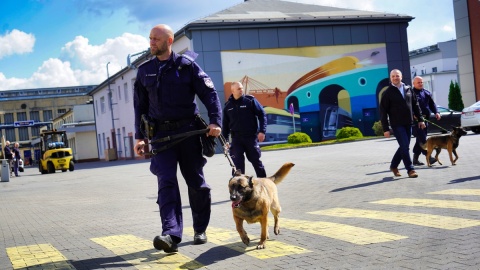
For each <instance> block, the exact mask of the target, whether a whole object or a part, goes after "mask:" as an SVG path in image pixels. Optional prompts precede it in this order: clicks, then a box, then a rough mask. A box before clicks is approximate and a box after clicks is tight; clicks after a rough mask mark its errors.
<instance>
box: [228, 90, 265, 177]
mask: <svg viewBox="0 0 480 270" xmlns="http://www.w3.org/2000/svg"><path fill="white" fill-rule="evenodd" d="M231 90H232V95H231V96H230V97H229V98H228V100H227V102H226V103H225V107H224V108H223V123H222V127H223V130H222V135H223V136H224V137H225V138H226V139H227V141H228V138H229V135H230V133H231V135H232V142H231V144H227V146H226V147H227V148H229V149H230V155H231V157H232V161H233V163H234V164H235V167H236V168H237V169H240V170H241V171H242V173H245V157H244V154H245V156H247V159H248V161H250V162H251V163H252V165H253V168H254V169H255V173H256V174H257V177H267V174H266V172H265V168H264V167H263V163H262V161H261V160H260V157H261V151H260V146H259V145H258V142H263V141H264V140H265V132H266V130H267V114H266V113H265V110H263V107H262V105H261V104H260V103H259V102H258V100H257V99H256V98H255V97H253V96H251V95H245V94H244V93H243V85H242V84H241V83H240V82H234V83H232V84H231Z"/></svg>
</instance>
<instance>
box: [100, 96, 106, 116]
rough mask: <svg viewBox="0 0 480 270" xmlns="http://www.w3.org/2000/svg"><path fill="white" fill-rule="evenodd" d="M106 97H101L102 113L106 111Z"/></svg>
mask: <svg viewBox="0 0 480 270" xmlns="http://www.w3.org/2000/svg"><path fill="white" fill-rule="evenodd" d="M105 109H106V108H105V97H101V98H100V111H101V112H102V113H105Z"/></svg>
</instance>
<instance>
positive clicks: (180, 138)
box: [149, 128, 210, 155]
mask: <svg viewBox="0 0 480 270" xmlns="http://www.w3.org/2000/svg"><path fill="white" fill-rule="evenodd" d="M209 131H210V129H208V128H206V129H199V130H193V131H188V132H185V133H180V134H174V135H170V136H166V137H163V138H159V139H156V140H153V141H151V142H150V143H149V144H153V143H159V142H168V141H172V140H175V139H176V141H172V143H169V144H166V145H164V146H162V147H160V148H156V149H152V151H150V153H149V154H150V155H156V154H157V153H160V152H162V151H165V150H167V149H168V148H171V147H173V146H174V145H176V144H178V143H180V142H182V141H183V140H185V139H187V138H188V137H190V136H194V135H198V134H205V133H208V132H209Z"/></svg>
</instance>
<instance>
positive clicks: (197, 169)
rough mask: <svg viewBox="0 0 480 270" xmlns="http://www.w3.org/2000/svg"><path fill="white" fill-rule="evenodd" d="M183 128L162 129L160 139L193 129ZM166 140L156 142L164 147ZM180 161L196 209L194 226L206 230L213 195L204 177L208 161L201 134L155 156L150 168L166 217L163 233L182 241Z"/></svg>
mask: <svg viewBox="0 0 480 270" xmlns="http://www.w3.org/2000/svg"><path fill="white" fill-rule="evenodd" d="M190 130H193V129H186V130H185V129H183V130H178V131H175V132H170V133H169V132H159V133H160V134H158V136H157V138H161V137H165V136H168V135H171V134H175V133H181V132H186V131H190ZM163 145H165V143H162V144H158V145H154V148H160V147H161V146H163ZM177 163H178V165H179V167H180V172H181V173H182V176H183V178H184V179H185V182H186V183H187V186H188V198H189V203H190V208H191V210H192V218H193V229H194V230H195V231H196V232H204V231H205V230H206V229H207V226H208V223H209V222H210V212H211V194H210V186H209V185H208V184H207V183H206V181H205V178H204V176H203V166H204V165H205V164H206V163H207V160H206V158H204V157H203V155H202V146H201V143H200V137H199V135H195V136H191V137H189V138H187V139H185V140H184V141H182V142H181V143H178V144H176V145H175V146H173V147H171V148H168V149H167V150H165V151H162V152H160V153H157V154H156V155H154V156H152V161H151V164H150V171H151V172H152V173H153V174H155V175H156V176H157V181H158V197H157V204H158V207H159V209H160V217H161V220H162V235H167V234H168V235H172V236H176V237H178V238H179V239H180V240H181V239H182V235H183V216H182V202H181V197H180V190H179V187H178V179H177Z"/></svg>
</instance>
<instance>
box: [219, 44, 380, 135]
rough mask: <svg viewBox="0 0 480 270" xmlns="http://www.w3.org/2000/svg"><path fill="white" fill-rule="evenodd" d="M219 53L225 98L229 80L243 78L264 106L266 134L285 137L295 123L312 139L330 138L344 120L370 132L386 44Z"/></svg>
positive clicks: (347, 123)
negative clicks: (266, 118) (266, 125)
mask: <svg viewBox="0 0 480 270" xmlns="http://www.w3.org/2000/svg"><path fill="white" fill-rule="evenodd" d="M221 57H222V70H223V80H224V82H225V85H224V93H225V99H228V97H229V96H230V94H231V91H230V83H231V82H234V81H240V82H242V83H243V85H244V89H245V93H246V94H249V95H253V96H255V97H256V98H257V99H258V100H259V101H260V103H261V104H262V105H263V106H264V107H265V108H266V110H267V115H268V119H269V121H268V128H267V140H286V137H287V136H288V135H289V134H291V133H292V132H293V131H294V129H295V131H302V132H305V133H307V134H308V135H310V137H311V138H312V140H313V141H321V140H328V139H334V138H335V137H336V134H337V132H338V130H339V129H341V128H342V127H345V126H355V127H358V128H359V129H360V130H361V131H362V133H363V134H364V135H373V130H372V126H373V123H374V122H375V121H377V120H378V116H377V111H378V110H377V106H378V101H377V100H378V98H377V97H378V96H379V94H380V92H381V90H382V89H383V88H384V87H385V86H386V85H387V84H388V68H387V57H386V50H385V44H361V45H342V46H321V47H303V48H285V49H259V50H238V51H223V52H222V53H221ZM292 113H293V117H292ZM294 122H295V126H294V125H293V123H294ZM282 126H283V128H281V127H282ZM269 131H271V133H270V134H269Z"/></svg>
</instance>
